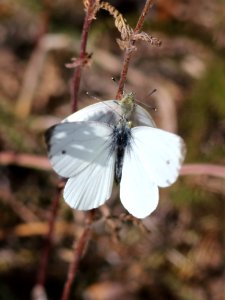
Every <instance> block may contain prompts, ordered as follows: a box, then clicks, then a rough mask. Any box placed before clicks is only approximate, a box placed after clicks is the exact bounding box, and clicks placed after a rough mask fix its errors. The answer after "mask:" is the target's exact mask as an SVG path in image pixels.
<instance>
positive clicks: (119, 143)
mask: <svg viewBox="0 0 225 300" xmlns="http://www.w3.org/2000/svg"><path fill="white" fill-rule="evenodd" d="M112 135H113V139H112V144H111V151H113V152H114V151H115V153H116V162H115V181H116V183H120V180H121V177H122V168H123V159H124V154H125V150H126V147H129V146H130V140H131V130H130V128H129V127H128V126H127V124H126V123H125V124H123V123H122V124H119V125H118V126H115V127H114V129H113V133H112Z"/></svg>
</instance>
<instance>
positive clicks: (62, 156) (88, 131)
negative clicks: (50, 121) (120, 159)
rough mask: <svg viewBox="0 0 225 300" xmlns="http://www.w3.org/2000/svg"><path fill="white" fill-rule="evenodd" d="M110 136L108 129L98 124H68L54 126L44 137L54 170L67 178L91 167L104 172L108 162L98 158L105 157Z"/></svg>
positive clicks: (109, 128)
mask: <svg viewBox="0 0 225 300" xmlns="http://www.w3.org/2000/svg"><path fill="white" fill-rule="evenodd" d="M111 133H112V128H111V127H109V126H108V125H106V124H104V123H97V122H71V123H60V124H58V125H55V126H53V127H52V128H50V129H49V130H48V131H47V133H46V140H47V141H46V142H47V145H48V149H49V150H48V154H49V159H50V162H51V164H52V167H53V169H54V170H55V171H56V172H57V173H58V174H59V175H60V176H63V177H66V178H69V177H73V176H75V175H77V174H78V173H80V172H82V171H83V170H84V169H85V168H86V167H87V166H89V165H90V164H93V165H95V164H100V165H101V167H102V168H107V160H104V159H102V160H97V158H98V157H99V156H101V155H104V154H105V152H106V153H107V154H108V147H109V137H110V135H111ZM96 161H97V163H96Z"/></svg>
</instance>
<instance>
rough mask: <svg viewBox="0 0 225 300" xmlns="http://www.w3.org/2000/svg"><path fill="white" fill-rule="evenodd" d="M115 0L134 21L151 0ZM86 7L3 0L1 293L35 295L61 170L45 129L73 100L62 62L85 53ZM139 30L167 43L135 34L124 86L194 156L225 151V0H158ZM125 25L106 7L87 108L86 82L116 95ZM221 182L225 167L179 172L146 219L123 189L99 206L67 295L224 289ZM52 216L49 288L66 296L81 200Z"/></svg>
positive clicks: (95, 37) (210, 298)
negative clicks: (127, 203) (135, 215)
mask: <svg viewBox="0 0 225 300" xmlns="http://www.w3.org/2000/svg"><path fill="white" fill-rule="evenodd" d="M109 2H110V3H111V4H112V5H114V6H115V7H116V8H117V9H118V10H119V11H120V12H121V13H123V15H124V17H125V18H126V19H127V21H128V23H129V25H130V26H132V27H135V25H136V22H137V20H138V18H139V15H140V13H141V10H142V8H143V6H144V4H145V1H140V0H136V1H135V0H124V1H109ZM83 20H84V10H83V4H82V1H76V0H57V1H49V0H40V1H35V0H18V1H14V0H1V1H0V21H1V22H0V44H1V48H0V299H1V300H23V299H30V297H31V296H30V295H31V292H32V289H33V287H34V286H35V283H36V277H37V273H38V271H39V266H40V260H41V256H42V254H41V253H42V252H41V251H42V249H43V246H44V236H45V235H46V233H47V231H48V219H49V214H50V207H51V201H52V199H53V197H54V195H55V190H56V185H57V182H58V178H57V175H56V174H54V172H53V171H52V170H51V168H50V167H49V165H48V161H47V159H46V147H45V144H44V138H43V133H44V131H45V130H46V129H47V128H48V127H49V126H51V125H53V124H55V123H56V122H58V121H60V120H61V119H62V118H64V117H65V116H67V115H68V114H70V113H71V101H70V80H71V78H72V75H73V69H70V68H67V67H66V66H65V64H67V63H70V61H71V58H72V57H77V56H78V55H79V52H78V51H79V43H80V36H81V30H82V25H83ZM143 30H144V31H145V32H147V33H148V34H149V35H151V36H153V37H157V38H159V39H160V40H161V41H162V45H161V47H154V46H151V45H149V44H148V43H145V42H138V43H137V44H136V46H137V51H136V52H135V53H134V55H133V57H132V60H131V64H130V68H129V72H128V76H127V83H126V90H127V91H133V92H135V93H136V97H137V99H138V100H139V101H141V102H142V103H143V104H147V105H148V106H149V107H153V108H154V107H155V108H157V109H156V111H154V110H151V109H150V110H149V111H150V113H151V114H152V116H153V118H154V120H155V121H156V123H157V125H158V126H159V127H160V128H163V129H166V130H168V131H171V132H177V133H179V134H180V135H181V136H182V137H183V138H184V140H185V142H186V144H187V158H186V163H211V164H217V165H220V166H223V165H225V156H224V154H225V143H224V141H225V2H224V1H223V0H215V1H209V0H199V1H194V0H189V1H185V0H158V1H156V3H155V5H154V7H153V8H152V9H151V11H150V14H149V15H148V16H147V17H146V21H145V23H144V28H143ZM119 37H120V36H119V33H118V31H117V29H116V28H115V26H114V20H113V18H112V17H111V16H109V14H108V13H107V12H104V11H101V12H99V13H98V14H97V19H96V20H95V21H94V22H93V24H92V26H91V30H90V32H89V39H88V47H87V50H88V52H89V53H92V64H91V65H90V66H89V67H86V68H85V70H84V71H83V74H82V82H81V90H80V96H79V103H78V106H79V108H82V107H84V106H86V105H89V104H91V103H94V102H96V101H97V100H96V99H93V98H90V97H87V95H86V92H87V91H88V92H89V94H91V95H93V96H96V97H99V98H100V99H104V100H106V99H113V98H115V95H116V92H117V86H116V84H115V83H114V82H113V81H112V80H111V77H115V78H119V74H120V71H121V66H122V59H123V52H122V50H120V49H119V47H118V44H117V43H116V38H119ZM154 89H156V90H157V91H156V92H155V93H153V94H152V95H151V96H148V95H149V93H151V91H153V90H154ZM15 154H17V155H15ZM224 186H225V185H224V178H223V179H222V178H218V177H213V176H206V175H204V174H202V175H199V176H191V175H190V176H181V177H180V178H179V180H178V181H177V183H176V184H174V185H173V186H172V187H170V188H167V189H163V190H161V191H160V192H161V197H160V205H159V207H158V209H157V210H156V211H155V212H154V213H153V214H152V215H151V216H150V217H148V218H146V219H145V220H144V221H143V223H142V222H138V221H136V220H134V219H132V218H127V217H126V216H125V215H124V213H125V211H124V210H123V208H122V205H121V204H120V201H119V198H118V190H117V189H115V191H114V193H113V196H112V199H111V200H110V201H109V202H108V203H107V206H103V207H102V208H101V209H99V210H98V212H97V216H96V221H95V223H94V226H93V235H92V238H91V241H90V243H89V247H88V249H87V252H86V255H85V257H84V258H83V259H82V262H81V264H80V266H79V271H78V273H77V278H76V280H75V282H74V284H73V287H72V292H71V297H70V299H87V300H114V299H117V300H118V299H123V300H126V299H131V300H139V299H151V300H170V299H171V300H178V299H180V300H223V299H225V296H224V295H225V274H224V264H225V260H224V258H225V247H224V238H225V234H224V230H225V188H224ZM108 214H110V215H111V216H113V217H108V218H106V217H105V216H106V215H108ZM55 226H56V227H55V232H54V238H53V245H52V249H51V253H50V259H49V261H48V268H47V278H46V285H45V287H46V293H47V296H48V299H60V297H61V294H62V290H63V285H64V282H65V279H66V277H67V272H68V265H69V263H70V262H71V259H72V257H73V250H72V246H73V241H74V238H75V240H76V239H77V238H78V237H79V235H80V234H81V232H82V229H83V226H84V214H83V213H78V212H74V211H72V210H71V209H70V208H69V207H68V206H67V205H66V204H65V203H64V201H63V199H61V201H60V207H59V209H58V211H57V219H56V223H55Z"/></svg>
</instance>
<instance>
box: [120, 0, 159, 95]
mask: <svg viewBox="0 0 225 300" xmlns="http://www.w3.org/2000/svg"><path fill="white" fill-rule="evenodd" d="M153 2H154V1H153V0H147V1H146V3H145V6H144V8H143V11H142V13H141V16H140V18H139V20H138V22H137V25H136V27H135V29H134V34H137V33H139V32H140V30H141V28H142V25H143V23H144V19H145V16H146V15H147V14H148V12H149V10H150V8H151V6H152V4H153ZM134 44H135V40H132V39H131V40H130V42H129V46H128V48H127V49H126V50H125V55H124V59H123V67H122V71H121V73H120V81H119V87H118V91H117V95H116V99H120V98H121V95H122V94H123V89H124V84H125V81H126V77H127V72H128V66H129V63H130V59H131V55H132V50H131V49H132V47H133V46H134Z"/></svg>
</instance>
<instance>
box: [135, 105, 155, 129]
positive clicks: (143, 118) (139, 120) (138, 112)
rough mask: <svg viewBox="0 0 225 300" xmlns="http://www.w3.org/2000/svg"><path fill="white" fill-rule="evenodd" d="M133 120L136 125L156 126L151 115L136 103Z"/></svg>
mask: <svg viewBox="0 0 225 300" xmlns="http://www.w3.org/2000/svg"><path fill="white" fill-rule="evenodd" d="M132 121H133V123H134V124H133V125H134V126H150V127H156V125H155V122H154V121H153V119H152V117H151V115H150V114H149V113H148V112H147V110H145V109H144V108H143V107H141V106H140V105H138V104H136V105H135V107H134V111H133V113H132Z"/></svg>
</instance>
